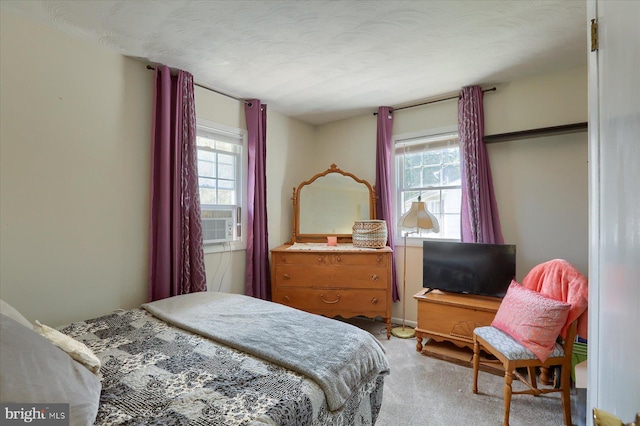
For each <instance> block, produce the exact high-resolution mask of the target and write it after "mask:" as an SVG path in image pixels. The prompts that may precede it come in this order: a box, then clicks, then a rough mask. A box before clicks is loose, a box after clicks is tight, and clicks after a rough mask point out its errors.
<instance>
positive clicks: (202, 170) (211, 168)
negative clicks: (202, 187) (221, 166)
mask: <svg viewBox="0 0 640 426" xmlns="http://www.w3.org/2000/svg"><path fill="white" fill-rule="evenodd" d="M215 172H216V165H215V163H213V162H211V161H203V160H198V175H199V176H207V177H215Z"/></svg>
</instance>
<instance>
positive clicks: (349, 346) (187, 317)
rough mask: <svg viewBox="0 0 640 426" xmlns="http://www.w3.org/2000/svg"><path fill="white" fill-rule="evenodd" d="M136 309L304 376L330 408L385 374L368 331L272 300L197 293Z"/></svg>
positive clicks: (385, 366) (382, 359) (386, 368)
mask: <svg viewBox="0 0 640 426" xmlns="http://www.w3.org/2000/svg"><path fill="white" fill-rule="evenodd" d="M142 308H143V309H145V310H147V311H149V312H150V313H151V314H153V315H154V316H156V317H158V318H160V319H162V320H164V321H167V322H169V323H171V324H173V325H175V326H177V327H181V328H183V329H186V330H189V331H192V332H195V333H199V334H202V335H204V336H207V337H209V338H211V339H214V340H216V341H219V342H221V343H224V344H225V345H227V346H231V347H233V348H236V349H239V350H242V351H244V352H247V353H250V354H252V355H255V356H258V357H260V358H263V359H265V360H268V361H270V362H273V363H276V364H279V365H281V366H283V367H286V368H288V369H290V370H293V371H296V372H298V373H300V374H304V375H305V376H307V377H310V378H311V379H313V380H314V381H315V382H316V383H318V385H319V386H320V387H321V388H322V389H323V390H324V393H325V396H326V398H327V405H328V407H329V409H330V410H332V411H333V410H337V409H339V408H340V407H342V405H343V404H344V403H345V401H346V400H347V399H348V398H349V396H350V395H351V393H352V392H354V391H355V390H356V389H357V388H358V387H359V386H360V385H361V384H362V383H364V382H365V381H367V380H369V379H371V378H372V377H374V376H376V375H378V374H388V373H389V364H388V362H387V358H386V356H385V354H384V349H383V347H382V345H381V344H380V342H378V341H377V340H376V339H375V338H374V337H373V336H372V335H371V334H370V333H368V332H366V331H363V330H361V329H359V328H357V327H354V326H352V325H350V324H346V323H343V322H340V321H336V320H333V319H330V318H325V317H322V316H319V315H313V314H309V313H307V312H303V311H300V310H297V309H293V308H290V307H287V306H284V305H280V304H277V303H272V302H267V301H264V300H260V299H256V298H253V297H249V296H243V295H239V294H226V293H215V292H202V293H191V294H186V295H182V296H176V297H171V298H168V299H163V300H158V301H156V302H151V303H145V304H144V305H142Z"/></svg>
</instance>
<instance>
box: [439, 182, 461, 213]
mask: <svg viewBox="0 0 640 426" xmlns="http://www.w3.org/2000/svg"><path fill="white" fill-rule="evenodd" d="M461 200H462V190H461V189H459V188H456V189H443V190H442V209H443V211H444V213H460V207H461V204H462V201H461Z"/></svg>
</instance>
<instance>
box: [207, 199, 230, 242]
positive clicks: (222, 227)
mask: <svg viewBox="0 0 640 426" xmlns="http://www.w3.org/2000/svg"><path fill="white" fill-rule="evenodd" d="M201 210H202V239H203V240H204V243H205V244H216V243H225V242H228V241H233V227H234V224H235V221H234V216H235V211H236V209H235V207H228V208H220V207H217V206H216V207H212V206H206V205H205V206H202V207H201Z"/></svg>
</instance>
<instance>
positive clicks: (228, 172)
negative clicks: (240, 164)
mask: <svg viewBox="0 0 640 426" xmlns="http://www.w3.org/2000/svg"><path fill="white" fill-rule="evenodd" d="M221 157H222V156H221ZM218 177H219V178H220V179H234V178H235V177H236V168H235V166H234V165H233V164H222V163H220V164H218Z"/></svg>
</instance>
